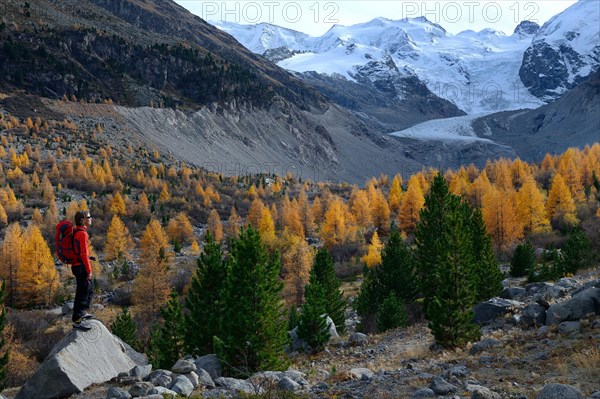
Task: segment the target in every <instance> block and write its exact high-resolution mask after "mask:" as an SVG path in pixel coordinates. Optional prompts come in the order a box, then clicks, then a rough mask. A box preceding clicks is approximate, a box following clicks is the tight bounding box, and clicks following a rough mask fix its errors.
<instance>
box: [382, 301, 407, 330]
mask: <svg viewBox="0 0 600 399" xmlns="http://www.w3.org/2000/svg"><path fill="white" fill-rule="evenodd" d="M407 322H408V315H407V314H406V311H405V310H404V304H403V303H402V300H401V299H400V298H398V297H397V296H396V294H395V293H393V292H390V294H389V295H388V297H387V298H385V300H384V301H383V303H382V304H381V306H380V307H379V313H377V330H378V331H380V332H383V331H387V330H391V329H392V328H398V327H405V326H406V324H407Z"/></svg>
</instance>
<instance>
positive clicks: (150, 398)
mask: <svg viewBox="0 0 600 399" xmlns="http://www.w3.org/2000/svg"><path fill="white" fill-rule="evenodd" d="M138 399H165V398H164V397H163V396H162V395H161V394H159V393H149V394H148V395H146V396H140V397H139V398H138Z"/></svg>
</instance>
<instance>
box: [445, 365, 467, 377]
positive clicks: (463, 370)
mask: <svg viewBox="0 0 600 399" xmlns="http://www.w3.org/2000/svg"><path fill="white" fill-rule="evenodd" d="M469 374H471V372H470V371H469V369H468V368H467V367H466V366H456V367H452V368H451V369H450V370H448V371H447V372H446V376H447V377H458V378H465V377H467V376H469Z"/></svg>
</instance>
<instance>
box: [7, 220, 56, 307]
mask: <svg viewBox="0 0 600 399" xmlns="http://www.w3.org/2000/svg"><path fill="white" fill-rule="evenodd" d="M17 280H18V283H17V292H18V294H17V304H18V305H20V306H28V305H48V304H50V303H52V300H53V299H54V295H55V294H56V291H57V289H58V286H59V281H58V271H57V270H56V267H55V266H54V257H53V256H52V253H51V252H50V248H48V245H47V244H46V241H45V240H44V237H42V233H41V232H40V229H39V227H38V226H36V225H35V224H30V225H29V227H27V229H26V230H25V233H24V234H23V245H22V251H21V265H20V267H19V269H18V270H17Z"/></svg>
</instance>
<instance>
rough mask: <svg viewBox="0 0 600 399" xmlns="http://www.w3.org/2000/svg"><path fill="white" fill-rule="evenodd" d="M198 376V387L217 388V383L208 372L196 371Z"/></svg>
mask: <svg viewBox="0 0 600 399" xmlns="http://www.w3.org/2000/svg"><path fill="white" fill-rule="evenodd" d="M196 374H197V375H198V385H200V386H203V387H205V388H215V387H216V385H215V382H214V381H213V379H212V377H211V376H210V374H208V371H206V370H204V369H198V370H196Z"/></svg>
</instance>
